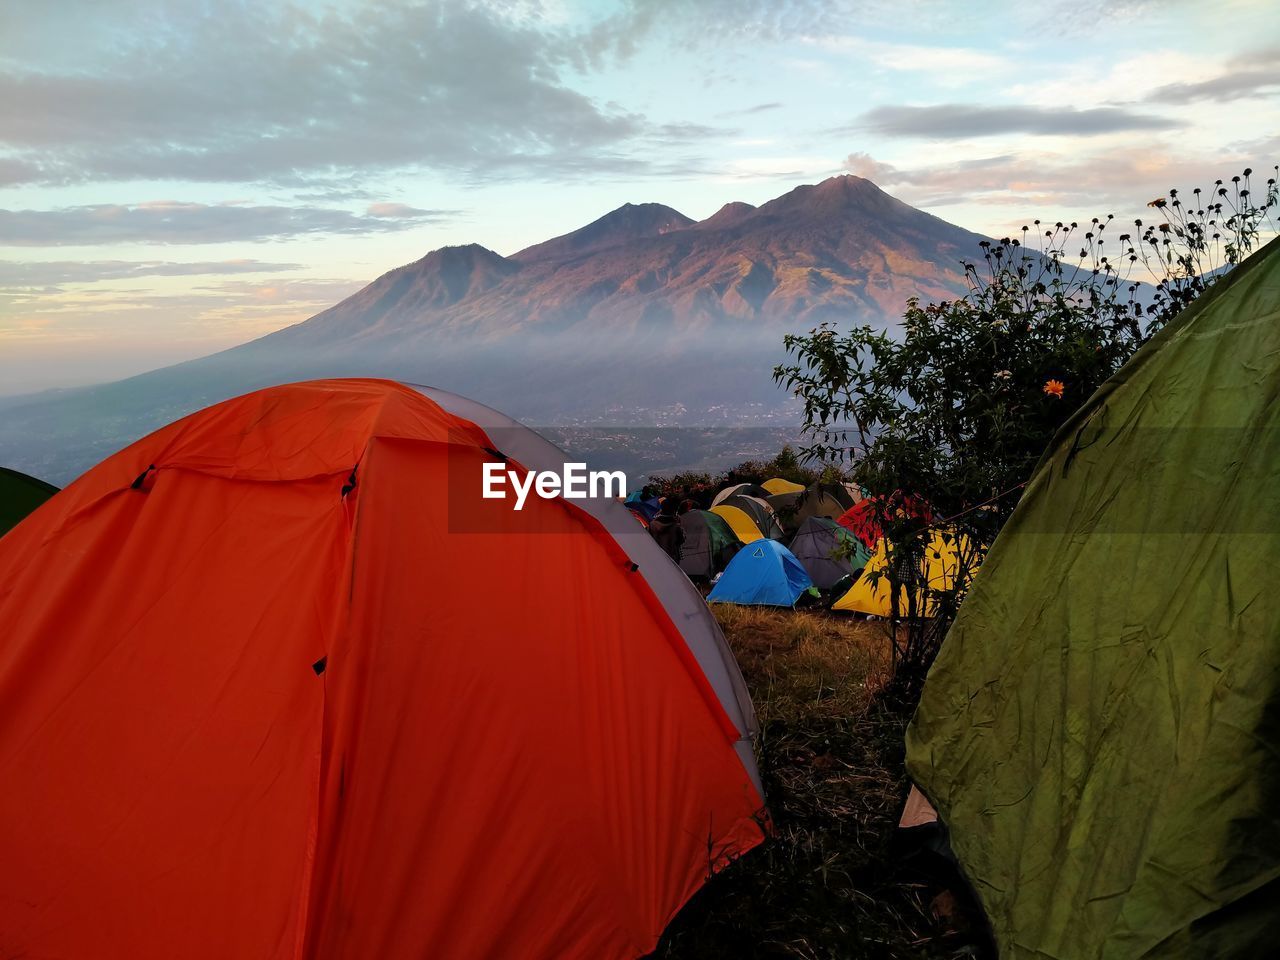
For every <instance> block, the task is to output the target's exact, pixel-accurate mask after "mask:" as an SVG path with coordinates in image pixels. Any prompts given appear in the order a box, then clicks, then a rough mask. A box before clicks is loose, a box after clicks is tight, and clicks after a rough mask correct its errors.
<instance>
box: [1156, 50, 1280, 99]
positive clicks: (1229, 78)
mask: <svg viewBox="0 0 1280 960" xmlns="http://www.w3.org/2000/svg"><path fill="white" fill-rule="evenodd" d="M1274 53H1275V56H1276V57H1277V58H1280V50H1277V51H1274ZM1277 91H1280V73H1277V72H1276V69H1275V64H1274V63H1272V64H1270V65H1268V66H1266V67H1254V68H1250V69H1244V70H1233V71H1230V72H1227V73H1223V74H1220V75H1218V76H1216V77H1212V78H1210V79H1208V80H1202V81H1200V82H1199V83H1168V84H1165V85H1164V86H1162V87H1157V88H1156V89H1155V90H1153V91H1152V92H1151V93H1150V94H1148V95H1147V97H1146V101H1147V102H1148V103H1169V104H1177V105H1181V104H1187V103H1197V102H1199V101H1202V100H1211V101H1216V102H1218V103H1226V102H1229V101H1231V100H1243V99H1244V98H1246V97H1257V96H1267V95H1272V94H1274V93H1276V92H1277Z"/></svg>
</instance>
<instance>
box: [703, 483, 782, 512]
mask: <svg viewBox="0 0 1280 960" xmlns="http://www.w3.org/2000/svg"><path fill="white" fill-rule="evenodd" d="M733 496H742V497H759V498H760V499H762V500H764V499H767V498H768V496H769V491H768V490H766V489H765V488H764V487H762V486H760V485H759V484H755V483H735V484H733V485H732V486H729V487H725V488H724V489H723V490H721V491H720V492H719V493H717V494H716V495H715V498H714V499H713V500H712V501H711V505H712V506H713V507H718V506H719V505H720V504H722V503H724V502H725V500H727V499H728V498H729V497H733Z"/></svg>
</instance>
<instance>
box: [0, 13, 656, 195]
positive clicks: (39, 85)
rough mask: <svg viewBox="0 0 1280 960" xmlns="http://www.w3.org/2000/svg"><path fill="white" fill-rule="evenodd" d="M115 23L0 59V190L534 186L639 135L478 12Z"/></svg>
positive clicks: (638, 121) (532, 47) (558, 54)
mask: <svg viewBox="0 0 1280 960" xmlns="http://www.w3.org/2000/svg"><path fill="white" fill-rule="evenodd" d="M64 12H65V11H64ZM116 14H117V18H116V19H117V20H118V22H107V21H104V23H103V25H102V28H101V30H100V31H99V35H98V36H97V37H96V38H86V37H79V39H78V42H76V43H75V44H72V45H71V49H69V50H68V51H67V52H66V53H64V54H62V55H61V56H59V57H58V58H57V59H54V60H52V61H46V60H44V59H41V58H40V57H38V56H35V55H34V54H33V55H32V56H33V57H34V59H30V60H27V59H24V56H23V51H22V49H21V48H20V47H18V46H17V45H16V44H15V45H10V46H9V47H8V48H7V49H6V50H4V55H0V186H3V185H17V184H26V183H37V182H38V183H48V184H68V183H76V182H82V181H93V180H114V181H122V180H158V179H170V180H184V181H190V180H199V181H222V182H232V181H244V182H271V183H277V184H286V185H308V184H310V183H313V182H319V183H325V182H328V181H330V180H332V179H334V178H338V179H341V178H343V177H344V176H347V175H349V174H350V173H351V172H353V171H359V172H362V173H365V174H368V173H370V172H375V171H395V170H400V169H415V168H420V167H427V168H433V169H440V170H446V171H455V172H461V173H463V174H470V173H479V174H485V173H490V174H492V173H493V172H494V171H499V170H512V169H520V170H522V172H525V171H527V172H531V173H533V174H535V175H537V174H538V173H540V172H545V171H548V170H555V169H556V167H557V164H556V162H557V161H558V160H563V161H566V162H574V163H581V162H583V161H584V160H587V159H589V158H591V157H592V156H593V155H595V154H596V153H600V152H603V153H605V154H608V153H609V152H610V150H611V149H612V148H615V147H617V146H618V145H620V144H623V143H625V142H627V141H629V140H630V139H631V138H633V137H635V136H636V135H638V134H641V133H643V132H644V131H645V130H646V124H645V122H644V120H643V118H641V117H639V116H635V115H632V114H629V113H626V112H624V111H622V110H620V109H618V108H610V107H605V106H601V105H600V104H598V103H596V102H595V101H593V100H592V99H591V98H589V97H587V96H585V95H583V94H581V93H579V92H577V91H575V90H574V89H572V88H571V87H570V86H569V85H568V84H567V83H566V82H565V80H564V79H562V76H561V74H562V72H564V71H565V70H566V68H567V65H568V64H569V62H570V61H571V59H572V57H571V49H570V45H569V44H568V42H567V40H566V37H565V36H564V35H563V34H557V33H555V32H553V31H549V30H547V29H545V27H544V26H542V25H541V24H540V23H539V22H538V21H537V20H536V19H529V18H523V19H522V18H517V17H511V16H503V15H502V13H501V12H499V11H497V10H495V9H494V7H491V6H486V5H483V4H476V3H467V2H462V0H439V2H434V3H425V4H411V3H401V2H383V3H378V4H369V5H363V4H362V5H360V6H359V7H358V8H355V9H353V10H351V11H350V12H346V13H344V12H342V11H341V8H337V7H335V8H330V9H325V8H316V9H314V10H313V8H309V7H305V6H303V5H300V4H298V5H295V4H256V3H219V4H182V3H170V4H160V5H159V6H158V7H157V8H156V9H154V10H151V11H149V12H148V11H147V10H145V9H142V8H133V7H129V8H122V9H119V10H117V11H116ZM85 15H86V16H89V17H92V16H94V14H93V13H92V12H86V14H85ZM32 16H36V14H32ZM72 36H73V37H74V36H76V34H75V31H74V30H73V31H72ZM50 56H51V57H52V56H53V54H52V53H50ZM481 65H483V66H482V67H481ZM605 160H606V162H607V160H608V158H607V156H606V157H605ZM523 161H527V167H525V166H524V165H523V163H522V162H523Z"/></svg>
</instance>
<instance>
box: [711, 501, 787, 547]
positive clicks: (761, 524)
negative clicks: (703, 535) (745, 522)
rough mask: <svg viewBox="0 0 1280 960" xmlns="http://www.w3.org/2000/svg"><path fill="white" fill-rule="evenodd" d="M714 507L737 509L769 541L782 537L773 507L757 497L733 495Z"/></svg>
mask: <svg viewBox="0 0 1280 960" xmlns="http://www.w3.org/2000/svg"><path fill="white" fill-rule="evenodd" d="M716 506H717V507H737V508H738V509H739V510H741V511H742V512H743V513H745V514H746V515H747V516H748V517H750V518H751V522H752V523H753V524H754V525H755V528H756V529H757V530H759V531H760V533H761V535H762V536H765V537H768V538H769V539H770V540H780V539H781V538H782V537H783V532H782V527H781V525H779V523H778V518H777V516H775V515H774V512H773V507H771V506H769V504H768V503H767V502H765V501H764V500H761V499H760V498H759V497H747V496H743V495H741V494H734V495H733V496H732V497H726V498H725V499H724V500H722V501H720V503H718V504H716Z"/></svg>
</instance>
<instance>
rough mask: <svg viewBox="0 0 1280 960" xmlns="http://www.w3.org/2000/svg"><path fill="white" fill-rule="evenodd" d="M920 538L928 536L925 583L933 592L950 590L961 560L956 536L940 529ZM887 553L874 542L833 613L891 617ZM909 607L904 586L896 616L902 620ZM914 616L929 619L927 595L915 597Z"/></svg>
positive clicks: (883, 543) (931, 605)
mask: <svg viewBox="0 0 1280 960" xmlns="http://www.w3.org/2000/svg"><path fill="white" fill-rule="evenodd" d="M922 536H928V537H929V544H928V546H927V547H926V548H925V556H924V561H925V571H926V573H927V574H928V584H929V587H930V588H931V589H934V590H950V589H952V587H953V585H954V584H955V578H956V574H957V573H958V570H959V566H960V560H959V557H958V556H957V551H956V542H955V534H954V533H949V532H943V531H941V530H931V531H927V532H925V533H924V534H922ZM888 565H889V561H888V551H887V549H886V547H885V541H884V540H883V539H881V540H878V541H877V542H876V548H875V550H874V551H873V552H872V553H871V556H870V557H869V558H868V559H867V561H866V566H864V567H863V568H862V575H861V576H859V577H858V578H857V579H856V580H855V581H854V583H853V586H851V587H850V588H849V590H848V591H847V592H846V593H845V594H844V595H842V596H841V597H840V598H839V599H838V600H837V601H836V602H835V603H833V604H832V605H831V609H832V610H836V611H842V612H845V613H865V614H867V615H869V616H874V617H890V616H892V615H893V604H892V600H891V598H892V596H893V593H892V591H891V590H890V588H889V578H888V576H886V575H885V571H887V570H888ZM910 609H911V607H910V604H909V602H908V595H907V589H906V587H902V588H900V590H899V592H898V616H899V617H905V616H907V614H908V613H909V612H910ZM915 609H916V615H917V616H924V617H928V616H932V615H933V613H934V610H933V604H932V603H931V601H930V600H929V598H928V597H926V596H918V597H917V598H916V604H915Z"/></svg>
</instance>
